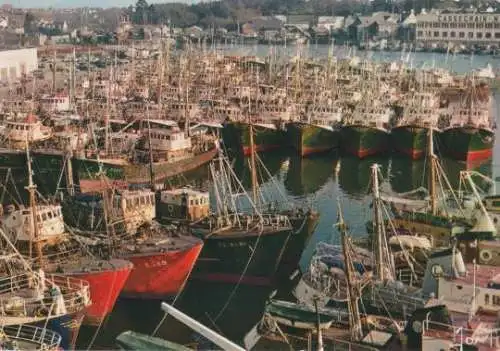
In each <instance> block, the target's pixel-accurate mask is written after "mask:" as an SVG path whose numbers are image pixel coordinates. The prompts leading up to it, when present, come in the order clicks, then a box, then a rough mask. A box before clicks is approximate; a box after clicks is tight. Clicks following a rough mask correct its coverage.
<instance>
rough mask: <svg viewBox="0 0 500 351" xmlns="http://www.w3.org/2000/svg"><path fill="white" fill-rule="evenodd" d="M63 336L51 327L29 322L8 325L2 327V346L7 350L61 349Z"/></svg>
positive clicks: (53, 350) (0, 332)
mask: <svg viewBox="0 0 500 351" xmlns="http://www.w3.org/2000/svg"><path fill="white" fill-rule="evenodd" d="M61 342H62V337H61V336H60V335H59V334H57V333H56V332H53V331H52V330H50V329H44V328H40V327H36V326H32V325H28V324H19V325H6V326H2V327H1V328H0V347H1V348H2V349H6V350H12V351H22V350H40V351H41V350H48V351H58V350H60V349H61Z"/></svg>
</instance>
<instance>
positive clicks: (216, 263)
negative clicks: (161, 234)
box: [190, 127, 318, 286]
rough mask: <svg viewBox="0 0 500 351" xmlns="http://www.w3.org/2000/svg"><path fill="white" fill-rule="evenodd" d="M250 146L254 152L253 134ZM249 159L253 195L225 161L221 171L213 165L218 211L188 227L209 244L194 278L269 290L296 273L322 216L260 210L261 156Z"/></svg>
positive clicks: (219, 166) (222, 163)
mask: <svg viewBox="0 0 500 351" xmlns="http://www.w3.org/2000/svg"><path fill="white" fill-rule="evenodd" d="M252 129H253V127H250V130H251V131H252ZM250 145H251V146H252V148H253V145H254V144H253V132H252V133H251V134H250ZM250 157H251V179H252V195H250V194H248V193H247V191H246V190H245V189H244V187H243V185H242V184H241V182H240V180H239V179H238V177H236V175H235V173H234V171H233V170H232V168H231V165H230V164H229V161H228V160H227V159H226V158H224V157H219V160H218V162H217V166H218V167H217V168H216V164H215V163H213V164H211V166H210V174H211V178H212V181H213V184H214V188H215V189H217V194H216V195H215V198H216V199H217V201H216V210H215V211H214V212H213V213H211V214H210V215H209V216H206V217H203V218H201V219H200V220H198V221H195V222H193V223H192V224H191V225H190V227H191V229H192V231H193V233H194V234H195V235H197V236H199V237H200V238H203V239H204V240H205V246H204V248H203V251H202V253H201V255H200V259H199V260H198V263H197V264H196V266H195V269H194V271H193V277H194V278H198V279H202V280H208V281H217V282H225V283H235V282H240V283H244V284H249V285H261V286H268V285H271V284H272V283H273V282H274V281H275V280H276V279H279V277H288V276H289V274H291V273H292V272H293V271H294V270H295V269H296V265H297V263H298V260H299V259H300V255H301V253H302V250H303V249H304V246H305V244H306V242H307V240H308V238H309V237H310V235H311V234H312V232H313V231H314V229H315V227H316V224H317V222H318V215H317V214H316V213H314V212H312V211H303V210H302V209H295V210H294V209H291V210H280V209H277V208H275V209H272V206H271V207H268V209H267V210H264V209H262V208H261V207H260V206H259V204H261V203H262V199H261V198H260V196H259V190H258V180H257V171H256V159H257V158H258V156H257V155H256V152H255V151H254V152H252V153H251V154H250ZM234 184H236V188H235V186H234ZM235 194H240V196H241V198H242V199H241V200H242V201H244V202H243V203H242V202H240V201H238V202H236V201H235V200H231V199H232V198H234V196H235ZM238 203H240V204H241V205H240V206H239V205H238ZM245 205H246V206H247V208H244V206H245Z"/></svg>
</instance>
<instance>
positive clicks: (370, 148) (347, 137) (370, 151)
mask: <svg viewBox="0 0 500 351" xmlns="http://www.w3.org/2000/svg"><path fill="white" fill-rule="evenodd" d="M340 147H341V149H342V151H343V152H345V153H348V154H351V155H354V156H356V157H358V158H365V157H368V156H373V155H377V154H380V153H383V152H386V151H387V150H388V148H389V133H388V132H386V131H385V130H381V129H377V128H371V127H365V126H344V127H342V129H341V130H340Z"/></svg>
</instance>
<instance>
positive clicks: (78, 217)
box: [63, 184, 203, 298]
mask: <svg viewBox="0 0 500 351" xmlns="http://www.w3.org/2000/svg"><path fill="white" fill-rule="evenodd" d="M108 186H109V184H108ZM63 212H64V218H65V221H66V223H67V224H68V225H69V226H70V227H72V228H75V233H76V234H78V235H79V236H80V237H82V238H85V239H86V240H89V241H90V242H89V243H88V244H87V245H88V246H89V247H90V249H91V250H92V251H93V252H94V253H95V254H96V255H104V256H110V257H114V258H116V259H123V260H127V261H130V262H132V264H133V269H132V272H131V273H130V276H128V278H127V279H126V282H125V284H124V286H123V289H122V290H121V296H123V297H129V298H173V297H175V296H177V295H178V294H179V293H180V292H181V291H182V289H183V287H184V285H185V283H186V281H187V278H188V277H189V275H190V272H191V270H192V268H193V266H194V264H195V262H196V260H197V258H198V255H199V254H200V251H201V249H202V247H203V242H202V241H201V240H199V239H197V238H195V237H193V236H190V235H187V234H186V235H179V232H178V231H177V229H176V228H175V227H173V228H168V227H163V226H161V225H159V223H157V222H156V221H155V220H154V218H155V217H156V203H155V193H154V192H153V191H150V190H144V189H141V190H117V189H112V188H111V189H108V190H106V191H105V192H103V193H101V194H95V193H94V194H77V195H75V196H73V197H71V198H68V199H67V200H66V202H65V203H64V206H63Z"/></svg>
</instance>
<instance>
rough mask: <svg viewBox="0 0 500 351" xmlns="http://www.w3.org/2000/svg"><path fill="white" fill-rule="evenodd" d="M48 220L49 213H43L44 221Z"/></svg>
mask: <svg viewBox="0 0 500 351" xmlns="http://www.w3.org/2000/svg"><path fill="white" fill-rule="evenodd" d="M46 220H47V214H46V213H42V221H46Z"/></svg>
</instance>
